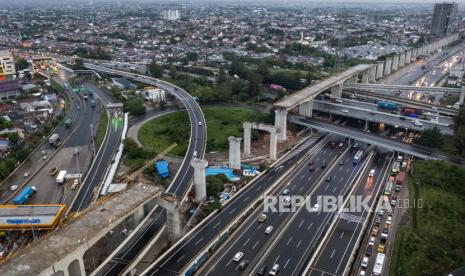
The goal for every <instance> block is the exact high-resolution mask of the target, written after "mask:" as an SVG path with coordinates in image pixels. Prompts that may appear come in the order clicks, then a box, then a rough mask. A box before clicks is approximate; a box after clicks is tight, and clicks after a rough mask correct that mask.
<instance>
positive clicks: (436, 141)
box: [415, 127, 443, 148]
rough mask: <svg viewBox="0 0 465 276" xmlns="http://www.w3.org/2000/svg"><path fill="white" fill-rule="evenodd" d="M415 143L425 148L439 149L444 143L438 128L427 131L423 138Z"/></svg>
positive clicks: (424, 132)
mask: <svg viewBox="0 0 465 276" xmlns="http://www.w3.org/2000/svg"><path fill="white" fill-rule="evenodd" d="M415 143H416V144H418V145H422V146H425V147H430V148H439V147H441V146H442V143H443V139H442V134H441V131H440V130H439V128H437V127H434V128H429V129H426V130H425V131H423V134H422V135H421V137H419V138H417V139H415Z"/></svg>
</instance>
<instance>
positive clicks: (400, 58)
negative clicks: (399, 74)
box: [399, 52, 405, 68]
mask: <svg viewBox="0 0 465 276" xmlns="http://www.w3.org/2000/svg"><path fill="white" fill-rule="evenodd" d="M404 65H405V52H403V53H401V54H400V57H399V68H402V67H404Z"/></svg>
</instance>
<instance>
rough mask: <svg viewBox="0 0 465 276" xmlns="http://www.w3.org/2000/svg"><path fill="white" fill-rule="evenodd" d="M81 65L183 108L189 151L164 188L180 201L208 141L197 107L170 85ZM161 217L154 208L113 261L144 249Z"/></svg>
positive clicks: (109, 269)
mask: <svg viewBox="0 0 465 276" xmlns="http://www.w3.org/2000/svg"><path fill="white" fill-rule="evenodd" d="M84 65H85V66H86V67H87V68H89V69H92V70H95V71H99V72H103V73H107V74H111V75H118V76H124V77H125V78H128V79H131V80H135V81H139V82H143V83H146V84H149V85H154V86H158V87H160V88H162V89H164V90H166V91H167V92H168V93H170V94H172V95H174V96H175V97H176V98H178V100H180V101H181V103H182V104H183V105H184V106H185V107H186V110H187V113H188V116H189V121H190V124H191V133H190V140H189V147H188V149H187V152H186V155H185V157H184V160H183V162H182V164H181V167H180V168H179V170H178V173H177V174H176V175H175V177H174V179H173V181H172V182H171V184H170V185H169V187H168V188H167V192H170V193H174V194H176V196H177V197H178V198H179V199H181V198H183V197H184V196H185V195H186V193H187V191H188V190H189V187H190V184H191V179H192V176H193V172H194V171H193V168H192V167H191V165H190V161H191V160H192V158H193V157H194V152H197V157H199V158H203V157H204V154H205V147H206V139H207V133H206V122H205V118H204V115H203V113H202V110H201V109H200V106H199V105H198V103H197V102H196V101H195V100H194V98H193V97H192V96H191V95H190V94H189V93H187V92H186V91H185V90H183V89H181V88H179V87H177V86H175V85H173V84H171V83H168V82H165V81H161V80H158V79H155V78H151V77H147V76H142V75H139V74H133V73H129V72H123V71H119V70H114V69H109V68H105V67H102V66H98V65H95V64H90V63H85V64H84ZM199 122H201V125H199ZM164 213H165V211H164V210H163V209H161V208H157V209H156V210H155V212H153V214H152V215H151V217H150V218H149V220H147V222H146V223H145V224H144V225H143V226H142V227H141V228H140V229H139V230H137V233H136V234H135V235H134V236H133V237H132V238H131V240H129V241H128V242H127V244H126V246H124V247H123V249H122V250H120V251H119V252H117V253H116V255H115V256H114V257H113V259H124V260H125V261H128V262H131V261H132V260H133V259H134V258H135V257H137V256H138V254H139V253H140V252H141V250H143V249H144V247H145V245H146V244H147V243H148V242H149V241H150V240H151V239H152V238H153V237H154V236H155V235H156V234H157V232H158V231H159V229H160V228H161V227H162V226H163V224H164V221H165V216H164ZM125 267H126V263H121V262H110V263H107V264H106V265H105V266H104V267H103V268H102V269H101V270H100V271H95V273H96V275H117V274H119V273H121V272H122V271H123V270H124V269H125Z"/></svg>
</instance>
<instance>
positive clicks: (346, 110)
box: [341, 109, 349, 113]
mask: <svg viewBox="0 0 465 276" xmlns="http://www.w3.org/2000/svg"><path fill="white" fill-rule="evenodd" d="M341 111H342V112H344V113H349V110H348V109H343V110H341Z"/></svg>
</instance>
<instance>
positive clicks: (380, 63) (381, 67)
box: [376, 61, 384, 79]
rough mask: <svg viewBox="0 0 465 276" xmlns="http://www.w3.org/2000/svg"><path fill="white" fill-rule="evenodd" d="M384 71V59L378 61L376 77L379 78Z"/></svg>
mask: <svg viewBox="0 0 465 276" xmlns="http://www.w3.org/2000/svg"><path fill="white" fill-rule="evenodd" d="M383 73H384V61H378V65H377V69H376V79H381V78H382V77H383Z"/></svg>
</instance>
